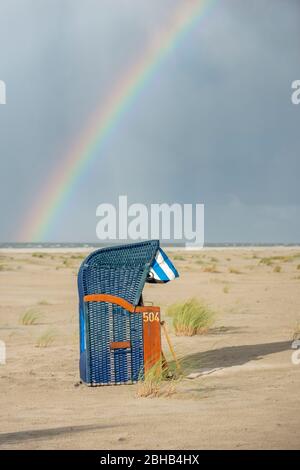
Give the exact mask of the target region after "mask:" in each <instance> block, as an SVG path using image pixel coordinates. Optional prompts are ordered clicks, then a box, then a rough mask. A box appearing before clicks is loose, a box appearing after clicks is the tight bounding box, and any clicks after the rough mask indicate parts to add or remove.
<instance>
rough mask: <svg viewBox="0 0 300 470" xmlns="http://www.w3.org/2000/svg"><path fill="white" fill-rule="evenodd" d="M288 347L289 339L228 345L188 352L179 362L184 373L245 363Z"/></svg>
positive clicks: (289, 345)
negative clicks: (275, 341) (193, 352)
mask: <svg viewBox="0 0 300 470" xmlns="http://www.w3.org/2000/svg"><path fill="white" fill-rule="evenodd" d="M290 348H291V342H290V341H281V342H277V343H263V344H249V345H248V344H245V345H243V346H228V347H224V348H220V349H212V350H210V351H204V352H199V353H195V354H189V355H188V356H184V357H182V358H181V360H180V364H181V367H182V369H183V371H184V373H190V372H193V371H197V370H200V369H203V368H219V367H222V368H225V367H232V366H238V365H243V364H246V363H247V362H249V361H257V360H260V359H262V358H263V357H264V356H268V355H269V354H274V353H278V352H282V351H286V350H288V349H290Z"/></svg>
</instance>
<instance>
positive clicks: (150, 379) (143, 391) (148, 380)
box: [136, 361, 179, 398]
mask: <svg viewBox="0 0 300 470" xmlns="http://www.w3.org/2000/svg"><path fill="white" fill-rule="evenodd" d="M178 380H179V379H178V378H177V379H176V378H172V379H171V380H166V373H165V372H164V370H163V367H162V362H161V361H158V362H157V363H156V364H154V365H153V366H152V367H151V368H150V369H149V370H148V371H147V372H146V373H145V374H144V377H141V378H140V380H139V381H138V387H137V393H136V396H137V398H158V397H165V398H168V397H170V396H171V395H173V394H174V393H176V384H177V383H178Z"/></svg>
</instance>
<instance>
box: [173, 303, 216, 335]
mask: <svg viewBox="0 0 300 470" xmlns="http://www.w3.org/2000/svg"><path fill="white" fill-rule="evenodd" d="M167 315H168V316H170V317H171V318H172V320H173V327H174V330H175V334H176V335H177V336H193V335H198V334H203V333H205V332H206V331H207V330H208V329H209V327H210V326H211V325H212V323H213V320H214V312H213V311H212V310H210V308H208V307H207V306H206V305H204V304H203V303H201V302H199V300H197V299H189V300H187V301H185V302H179V303H175V304H173V305H171V306H170V307H169V308H168V309H167Z"/></svg>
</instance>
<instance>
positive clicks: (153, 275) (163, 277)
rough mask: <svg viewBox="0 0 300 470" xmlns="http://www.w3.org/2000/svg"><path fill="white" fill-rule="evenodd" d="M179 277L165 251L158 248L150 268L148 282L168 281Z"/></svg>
mask: <svg viewBox="0 0 300 470" xmlns="http://www.w3.org/2000/svg"><path fill="white" fill-rule="evenodd" d="M176 277H179V274H178V271H177V269H176V268H175V266H174V265H173V263H172V262H171V261H170V260H169V258H168V257H167V255H166V253H164V251H163V250H162V249H161V248H159V249H158V251H157V253H156V256H155V259H154V260H153V263H152V266H151V268H150V272H149V276H148V279H147V281H148V282H169V281H172V280H173V279H175V278H176Z"/></svg>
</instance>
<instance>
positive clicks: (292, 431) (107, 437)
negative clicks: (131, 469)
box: [0, 248, 300, 449]
mask: <svg viewBox="0 0 300 470" xmlns="http://www.w3.org/2000/svg"><path fill="white" fill-rule="evenodd" d="M83 256H84V254H83V253H78V252H76V253H75V252H74V253H72V252H70V251H68V252H67V251H65V252H62V251H61V252H54V251H53V250H52V251H51V250H48V251H47V252H43V251H39V252H38V253H33V252H28V251H26V250H25V251H23V252H18V251H17V250H11V251H2V252H1V253H0V298H1V304H0V340H2V341H4V342H5V344H6V355H7V359H6V364H3V365H0V384H1V385H0V403H1V405H0V449H76V448H78V449H212V448H217V449H229V448H233V449H249V448H258V449H261V448H266V449H281V448H289V449H297V448H298V449H299V447H300V364H299V365H295V364H293V363H292V361H291V356H292V350H291V341H292V338H293V335H294V333H295V328H296V325H297V323H300V249H299V248H265V249H255V248H253V249H249V248H248V249H242V248H239V249H219V250H213V249H210V250H203V251H199V252H182V253H181V252H179V251H176V252H172V253H171V254H170V256H171V258H172V259H173V260H174V263H175V265H176V267H177V268H178V270H179V271H180V274H181V276H180V278H179V279H178V280H176V281H174V282H170V283H169V284H167V285H147V286H146V288H145V291H144V297H145V300H148V301H153V302H154V304H156V305H160V306H161V307H162V312H163V315H164V314H165V311H166V307H167V306H168V305H170V304H172V303H173V302H176V301H179V300H184V299H188V298H190V297H196V298H199V299H202V300H203V301H205V302H206V303H207V304H208V305H209V306H210V307H211V308H212V309H213V310H214V311H215V312H216V321H215V324H214V325H213V327H212V328H211V330H210V331H209V332H208V333H206V334H205V335H200V336H193V337H176V336H175V335H174V333H173V332H172V324H171V321H170V319H168V318H167V317H165V319H166V320H167V323H168V329H169V331H170V336H171V340H172V342H173V344H174V348H175V350H176V352H177V355H178V356H179V357H180V358H181V359H182V366H183V370H184V373H185V376H186V375H188V374H189V373H190V372H194V373H197V374H200V375H199V376H198V377H197V378H195V379H193V380H191V379H188V378H184V379H182V380H181V381H179V382H178V384H177V386H176V392H175V393H174V394H173V395H172V396H170V397H168V398H167V397H159V398H137V396H136V393H137V385H124V386H110V387H95V388H90V387H86V386H84V385H80V386H76V385H77V384H78V381H79V371H78V308H77V304H78V298H77V285H76V281H77V278H76V276H77V272H78V267H79V265H80V263H81V260H82V257H83ZM277 266H280V268H279V267H278V268H277ZM29 309H33V311H34V312H35V313H36V314H37V318H36V324H33V325H23V324H22V321H20V318H22V317H23V316H24V313H25V312H26V311H27V310H29ZM47 340H48V341H50V340H51V341H52V342H50V343H49V344H48V345H47V344H46V347H38V346H41V344H42V345H43V343H47ZM44 345H45V344H44ZM165 349H166V348H165ZM197 374H196V375H197Z"/></svg>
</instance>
